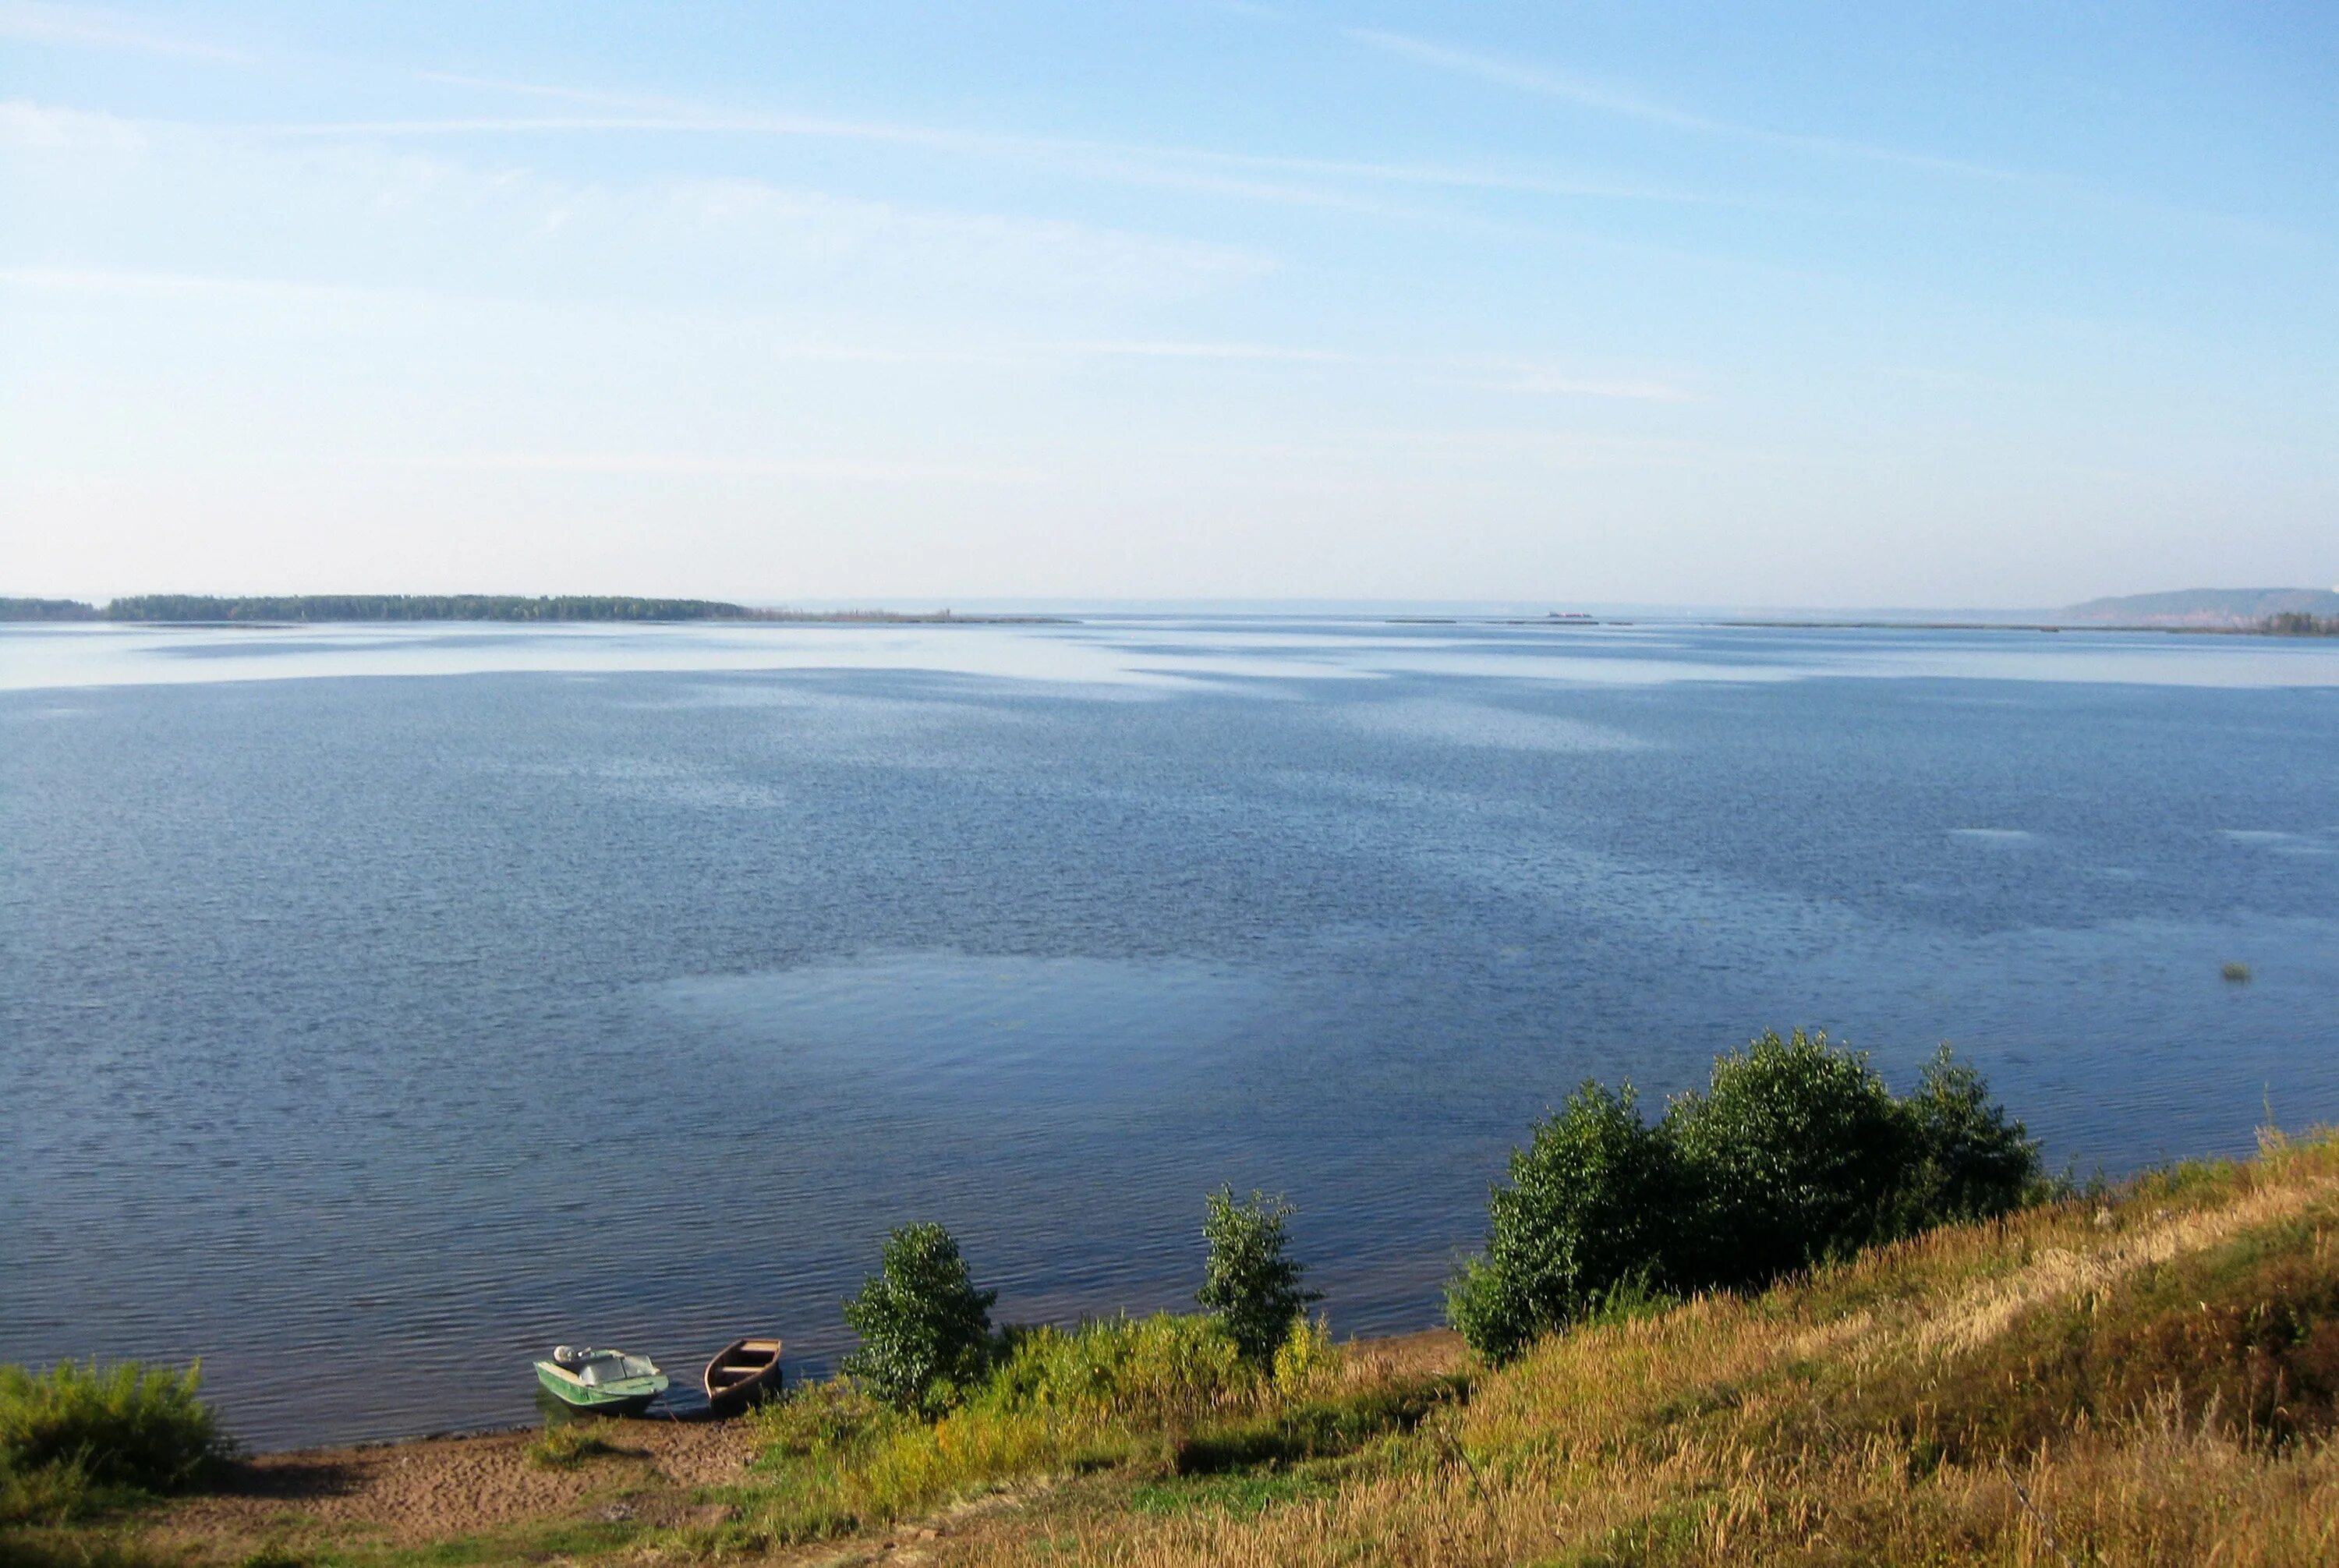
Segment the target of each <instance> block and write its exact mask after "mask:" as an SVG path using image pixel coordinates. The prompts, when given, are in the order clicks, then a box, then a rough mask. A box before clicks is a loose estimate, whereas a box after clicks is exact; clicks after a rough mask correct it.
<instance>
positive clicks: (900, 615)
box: [0, 594, 1055, 626]
mask: <svg viewBox="0 0 2339 1568" xmlns="http://www.w3.org/2000/svg"><path fill="white" fill-rule="evenodd" d="M1054 618H1055V617H1052V616H959V615H953V614H952V612H950V611H949V610H946V609H945V610H933V611H925V612H909V611H899V610H794V609H758V608H751V607H749V606H745V605H735V604H731V603H728V602H727V601H725V600H721V599H652V598H636V597H630V596H626V595H616V594H559V595H538V596H537V597H534V598H530V597H525V596H523V595H518V594H289V595H263V596H248V597H222V596H217V595H211V594H133V595H130V596H128V597H123V598H118V599H112V600H109V601H107V602H106V603H105V604H104V605H103V606H100V605H94V604H90V603H87V602H85V601H84V600H80V599H41V598H0V621H117V622H128V623H141V624H153V623H161V624H169V625H178V626H209V625H217V624H222V623H230V622H252V623H262V624H282V625H293V624H300V623H303V622H318V621H519V622H529V621H538V622H542V621H844V622H861V621H869V622H882V623H888V624H893V623H902V622H912V623H918V624H943V623H952V622H965V621H975V622H982V623H985V624H994V625H995V624H999V623H1002V622H1007V623H1016V624H1026V623H1037V622H1041V621H1047V620H1052V619H1054Z"/></svg>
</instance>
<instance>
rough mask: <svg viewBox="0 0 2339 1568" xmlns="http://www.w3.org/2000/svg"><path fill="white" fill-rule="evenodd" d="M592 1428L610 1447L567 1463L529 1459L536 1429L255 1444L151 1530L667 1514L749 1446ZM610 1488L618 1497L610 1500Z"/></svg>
mask: <svg viewBox="0 0 2339 1568" xmlns="http://www.w3.org/2000/svg"><path fill="white" fill-rule="evenodd" d="M598 1430H599V1431H600V1433H601V1434H602V1435H603V1436H604V1437H605V1439H606V1440H607V1442H608V1443H609V1445H611V1447H612V1448H614V1449H615V1450H616V1452H615V1453H613V1454H608V1455H601V1456H598V1457H595V1458H590V1459H587V1460H585V1461H583V1462H582V1463H580V1464H577V1466H576V1467H575V1468H573V1469H567V1470H548V1469H541V1468H538V1466H536V1465H533V1464H529V1463H528V1459H527V1449H528V1444H529V1442H530V1441H532V1440H533V1439H534V1438H535V1436H536V1434H535V1433H534V1432H532V1431H524V1432H495V1433H484V1434H481V1435H477V1436H463V1437H426V1438H421V1439H418V1440H416V1441H414V1442H410V1443H390V1444H383V1445H378V1446H372V1447H363V1448H336V1449H324V1450H318V1451H315V1452H311V1453H305V1454H269V1455H261V1456H259V1457H257V1458H255V1459H252V1460H250V1461H247V1462H246V1463H244V1464H241V1465H239V1466H237V1469H236V1472H235V1474H233V1475H232V1477H231V1478H230V1479H229V1480H228V1482H227V1483H226V1484H224V1485H223V1486H222V1488H221V1489H220V1490H219V1491H217V1492H214V1493H212V1494H207V1495H204V1496H201V1497H193V1498H189V1499H187V1500H186V1501H185V1502H183V1503H181V1504H176V1505H174V1506H173V1508H172V1509H171V1510H170V1512H169V1514H167V1515H166V1516H165V1517H163V1519H161V1520H160V1521H158V1522H157V1524H156V1528H155V1531H154V1533H155V1535H156V1536H157V1537H159V1538H162V1539H164V1540H173V1541H178V1542H183V1543H188V1544H200V1543H220V1542H251V1541H260V1540H281V1539H286V1538H288V1537H291V1538H301V1537H306V1536H310V1535H312V1534H322V1535H331V1536H345V1535H351V1534H360V1535H373V1536H377V1537H379V1538H380V1539H383V1540H387V1541H390V1542H392V1543H398V1544H400V1545H405V1544H413V1543H421V1542H427V1541H434V1540H441V1539H444V1538H446V1537H449V1536H456V1535H472V1534H479V1533H484V1532H488V1531H492V1530H496V1529H498V1528H501V1527H504V1526H507V1525H512V1524H524V1523H530V1522H537V1521H544V1520H554V1519H566V1518H596V1517H604V1516H607V1517H622V1518H638V1519H645V1520H654V1521H658V1522H664V1521H666V1520H667V1519H668V1518H669V1517H672V1518H679V1517H680V1516H681V1515H682V1514H685V1513H686V1511H687V1509H688V1505H689V1504H688V1495H687V1494H688V1493H689V1491H690V1490H691V1489H692V1488H694V1487H699V1486H710V1485H718V1484H722V1483H724V1482H726V1481H729V1480H732V1479H734V1478H735V1477H736V1476H738V1475H739V1474H740V1473H741V1472H742V1471H744V1470H745V1468H746V1465H747V1461H748V1459H749V1457H750V1456H751V1450H750V1448H749V1444H748V1436H747V1432H746V1429H745V1427H744V1426H742V1425H739V1424H737V1423H722V1422H676V1421H657V1420H643V1421H623V1422H608V1423H606V1424H604V1425H602V1426H601V1427H600V1428H599V1429H598ZM618 1490H623V1491H625V1493H626V1495H625V1496H624V1497H623V1498H622V1499H621V1500H618V1501H616V1502H609V1501H607V1495H608V1494H610V1493H612V1492H614V1491H618ZM597 1500H601V1501H600V1503H599V1505H598V1506H595V1505H594V1504H595V1503H596V1501H597ZM612 1510H624V1512H622V1513H614V1512H612Z"/></svg>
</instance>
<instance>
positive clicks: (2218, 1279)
mask: <svg viewBox="0 0 2339 1568" xmlns="http://www.w3.org/2000/svg"><path fill="white" fill-rule="evenodd" d="M1473 1382H1474V1386H1472V1387H1471V1388H1470V1389H1469V1390H1468V1393H1467V1397H1466V1398H1465V1397H1463V1396H1461V1395H1460V1394H1458V1393H1457V1392H1456V1384H1455V1382H1454V1381H1453V1380H1448V1379H1442V1378H1440V1377H1438V1376H1436V1375H1435V1369H1433V1368H1428V1367H1425V1366H1421V1365H1418V1364H1415V1365H1410V1366H1408V1365H1406V1364H1404V1363H1402V1362H1399V1361H1396V1360H1393V1359H1392V1358H1390V1357H1387V1356H1369V1355H1367V1356H1351V1357H1350V1358H1349V1360H1348V1361H1347V1364H1346V1365H1345V1366H1341V1367H1338V1368H1336V1369H1334V1370H1333V1371H1332V1372H1331V1373H1330V1374H1329V1375H1328V1376H1324V1377H1319V1378H1318V1379H1317V1380H1315V1381H1313V1382H1312V1383H1311V1384H1309V1385H1308V1386H1307V1387H1305V1388H1296V1387H1295V1388H1292V1389H1288V1390H1286V1391H1284V1392H1282V1393H1277V1392H1274V1391H1271V1390H1270V1391H1268V1392H1266V1393H1264V1394H1259V1395H1253V1396H1250V1397H1248V1398H1247V1399H1245V1400H1242V1401H1237V1402H1234V1403H1231V1404H1222V1405H1219V1406H1218V1407H1215V1408H1214V1409H1211V1410H1209V1411H1203V1412H1201V1413H1199V1414H1197V1413H1196V1412H1195V1411H1194V1410H1191V1409H1189V1410H1186V1411H1184V1412H1183V1413H1182V1414H1180V1415H1179V1416H1178V1417H1177V1418H1176V1419H1175V1420H1174V1421H1171V1422H1169V1424H1168V1425H1162V1424H1161V1423H1160V1420H1159V1419H1158V1417H1159V1415H1160V1412H1159V1410H1158V1409H1157V1410H1156V1411H1155V1412H1154V1414H1153V1415H1139V1414H1136V1413H1134V1412H1131V1411H1129V1410H1122V1411H1120V1412H1119V1413H1117V1414H1108V1415H1102V1416H1100V1415H1097V1414H1096V1413H1095V1412H1087V1413H1083V1414H1080V1415H1078V1416H1077V1418H1075V1417H1073V1416H1071V1415H1049V1414H1047V1413H1044V1412H1041V1413H1035V1412H1034V1411H1033V1410H1031V1409H1029V1408H1003V1407H1002V1408H1000V1409H996V1410H991V1411H985V1410H982V1409H977V1410H972V1411H969V1412H966V1413H962V1415H959V1416H955V1417H953V1418H952V1421H951V1422H949V1423H946V1424H944V1425H943V1426H942V1427H940V1428H926V1427H923V1426H920V1427H915V1428H902V1427H893V1428H889V1429H886V1430H883V1431H877V1432H873V1433H863V1434H862V1435H858V1436H848V1437H846V1438H845V1439H844V1440H842V1441H840V1442H838V1443H836V1444H834V1445H830V1446H827V1447H825V1448H823V1449H821V1450H820V1451H819V1452H817V1453H812V1452H806V1451H805V1450H804V1446H803V1445H802V1444H798V1445H796V1451H795V1452H794V1453H785V1454H784V1453H777V1452H775V1453H774V1454H773V1455H769V1456H767V1458H766V1459H765V1461H764V1462H763V1463H762V1464H759V1465H758V1466H757V1467H756V1468H755V1470H753V1471H751V1472H750V1473H749V1474H747V1475H746V1476H745V1477H744V1478H743V1479H742V1480H741V1481H739V1482H737V1483H735V1484H729V1485H725V1486H724V1487H721V1488H717V1489H714V1490H711V1491H700V1492H697V1493H696V1494H692V1501H693V1503H694V1512H695V1514H696V1518H697V1520H699V1521H700V1522H699V1523H696V1524H690V1525H687V1526H686V1527H683V1528H679V1529H669V1528H665V1527H659V1528H652V1529H644V1530H638V1531H636V1530H622V1531H618V1532H616V1533H615V1535H616V1536H622V1537H623V1540H622V1541H620V1540H619V1539H617V1538H615V1536H613V1537H611V1538H605V1542H604V1541H595V1540H593V1539H591V1538H590V1537H580V1536H579V1535H577V1533H574V1531H575V1526H574V1524H569V1523H567V1522H565V1521H556V1520H554V1519H551V1518H547V1519H545V1520H544V1521H542V1522H541V1524H540V1527H539V1528H538V1529H536V1530H531V1531H522V1532H518V1533H502V1534H501V1535H500V1537H499V1538H498V1539H496V1540H494V1541H493V1542H490V1541H488V1540H477V1541H475V1542H473V1543H470V1544H469V1545H468V1546H466V1545H453V1544H442V1545H439V1546H437V1547H434V1548H431V1549H429V1550H428V1551H427V1552H426V1553H416V1554H413V1555H411V1556H409V1555H407V1554H405V1553H389V1554H387V1555H388V1556H390V1557H397V1558H403V1559H404V1560H407V1561H422V1560H427V1561H433V1562H439V1563H456V1562H493V1561H525V1560H533V1561H543V1560H545V1556H546V1554H547V1553H548V1552H554V1553H560V1554H562V1555H564V1556H567V1557H569V1558H570V1559H571V1560H574V1559H575V1558H577V1557H586V1556H590V1555H592V1554H593V1553H594V1552H595V1550H596V1549H597V1547H599V1546H600V1545H602V1544H604V1543H606V1544H607V1545H608V1546H610V1547H618V1548H621V1552H622V1555H623V1556H624V1557H625V1558H626V1559H627V1560H628V1561H641V1560H645V1559H647V1560H654V1561H656V1560H663V1561H689V1560H695V1559H699V1558H704V1557H708V1556H716V1557H724V1558H729V1559H734V1560H735V1559H737V1558H741V1557H745V1558H750V1559H753V1558H760V1557H765V1556H766V1555H771V1556H776V1557H779V1558H782V1559H785V1560H786V1561H791V1562H794V1561H805V1562H810V1561H824V1560H825V1561H855V1562H857V1561H873V1560H879V1559H883V1560H887V1561H900V1562H904V1563H907V1562H913V1561H915V1562H922V1563H986V1564H987V1563H1035V1562H1036V1563H1051V1564H1053V1563H1119V1564H1132V1565H1135V1564H1142V1565H1145V1568H1168V1565H1170V1564H1179V1563H1257V1564H1262V1565H1264V1564H1309V1563H1325V1564H1330V1563H1422V1564H1432V1563H1436V1564H1469V1563H1583V1564H1592V1563H1742V1562H1748V1561H1762V1562H1788V1563H1853V1562H1877V1561H1887V1562H1906V1563H2038V1564H2042V1565H2055V1564H2061V1563H2194V1562H2211V1561H2214V1562H2217V1563H2233V1564H2249V1563H2333V1562H2339V1448H2334V1446H2333V1445H2332V1441H2331V1433H2332V1429H2333V1426H2334V1414H2339V1405H2334V1400H2339V1142H2334V1141H2331V1140H2327V1139H2326V1140H2318V1141H2315V1142H2313V1143H2307V1144H2302V1145H2298V1146H2284V1145H2276V1146H2275V1147H2273V1148H2271V1149H2269V1150H2268V1152H2267V1153H2266V1155H2265V1157H2264V1158H2262V1159H2257V1160H2253V1161H2248V1162H2244V1163H2237V1164H2202V1165H2192V1166H2186V1167H2184V1168H2181V1169H2176V1170H2174V1171H2171V1172H2168V1173H2166V1174H2162V1175H2157V1176H2153V1177H2148V1178H2144V1179H2143V1180H2140V1181H2138V1182H2137V1183H2135V1184H2133V1185H2132V1186H2131V1187H2129V1188H2127V1189H2124V1190H2123V1191H2122V1192H2121V1193H2119V1194H2117V1196H2115V1197H2114V1198H2110V1199H2108V1200H2107V1201H2106V1202H2105V1203H2104V1204H2103V1205H2101V1206H2100V1207H2099V1206H2098V1205H2097V1203H2096V1202H2094V1201H2092V1200H2090V1201H2084V1202H2072V1203H2067V1204H2062V1205H2058V1206H2056V1207H2053V1208H2046V1209H2041V1210H2038V1211H2035V1212H2032V1213H2030V1214H2027V1215H2024V1216H2021V1217H2019V1218H2017V1219H2014V1220H2012V1221H2009V1222H2008V1223H2005V1224H2003V1225H1996V1226H1981V1227H1973V1228H1960V1229H1954V1230H1948V1231H1942V1232H1938V1233H1936V1234H1934V1235H1931V1236H1929V1237H1925V1238H1920V1239H1918V1240H1916V1241H1912V1242H1909V1243H1905V1244H1903V1245H1900V1246H1899V1247H1891V1248H1887V1249H1884V1250H1881V1251H1879V1252H1875V1253H1871V1254H1869V1255H1867V1256H1865V1257H1861V1258H1860V1259H1858V1260H1856V1261H1854V1262H1852V1263H1850V1264H1848V1265H1845V1266H1842V1267H1837V1268H1833V1269H1831V1270H1828V1271H1826V1272H1824V1273H1822V1274H1821V1275H1820V1276H1818V1277H1815V1278H1812V1279H1809V1280H1804V1281H1801V1282H1797V1283H1795V1284H1792V1285H1790V1286H1786V1287H1781V1288H1779V1289H1776V1290H1773V1291H1772V1292H1770V1293H1768V1294H1767V1295H1764V1296H1762V1297H1753V1298H1738V1297H1713V1298H1708V1299H1703V1300H1700V1301H1696V1302H1693V1303H1690V1304H1687V1305H1685V1306H1682V1307H1674V1308H1672V1309H1669V1310H1665V1311H1662V1312H1659V1313H1655V1314H1652V1315H1649V1316H1644V1317H1637V1318H1633V1319H1629V1320H1624V1321H1618V1322H1612V1323H1606V1324H1603V1325H1598V1326H1592V1327H1588V1328H1584V1329H1582V1330H1579V1331H1578V1332H1576V1333H1574V1334H1573V1335H1571V1336H1567V1337H1566V1338H1564V1339H1562V1340H1557V1341H1553V1342H1549V1343H1546V1344H1545V1345H1544V1346H1542V1347H1540V1348H1539V1349H1538V1350H1537V1351H1535V1352H1534V1353H1533V1354H1531V1355H1529V1356H1527V1357H1526V1358H1525V1359H1524V1360H1523V1361H1521V1362H1520V1363H1519V1364H1518V1365H1516V1366H1513V1367H1510V1368H1508V1369H1505V1370H1503V1371H1500V1372H1485V1371H1480V1372H1478V1373H1477V1374H1475V1378H1474V1379H1473ZM615 1479H616V1477H615V1476H614V1475H613V1476H612V1480H615ZM986 1496H987V1497H988V1502H982V1501H973V1502H972V1504H970V1501H969V1500H980V1499H983V1498H985V1497H986ZM717 1510H721V1511H723V1512H725V1513H726V1514H727V1515H728V1516H727V1518H725V1519H723V1520H721V1521H720V1522H716V1523H707V1522H706V1521H708V1520H709V1519H710V1518H711V1516H712V1514H713V1513H714V1512H715V1511H717ZM572 1518H573V1515H572ZM165 1522H167V1515H165ZM824 1534H825V1535H829V1536H842V1537H844V1538H839V1539H827V1540H819V1539H808V1538H811V1537H818V1536H822V1535H824ZM80 1537H81V1538H82V1539H84V1540H90V1541H94V1540H95V1539H97V1538H98V1537H97V1536H96V1535H95V1534H94V1533H80ZM564 1537H565V1538H564ZM57 1544H60V1545H62V1544H63V1543H62V1542H59V1543H57ZM288 1544H290V1543H288ZM320 1547H322V1548H324V1549H323V1550H319V1548H320ZM195 1550H196V1552H197V1553H198V1555H199V1556H201V1557H202V1558H205V1559H209V1560H213V1561H226V1562H232V1561H234V1560H235V1556H236V1553H234V1552H233V1551H232V1549H230V1548H229V1547H228V1545H227V1543H218V1549H217V1550H213V1549H212V1547H211V1546H210V1545H208V1544H205V1543H198V1544H197V1546H196V1548H195ZM295 1551H296V1552H300V1551H301V1546H300V1545H298V1544H296V1545H295ZM301 1554H303V1555H308V1556H311V1557H313V1558H321V1559H327V1560H330V1559H331V1558H333V1557H336V1556H340V1557H343V1558H344V1560H348V1559H363V1560H368V1561H382V1560H384V1557H383V1556H382V1555H378V1554H377V1553H376V1552H371V1551H354V1552H353V1551H349V1550H348V1549H347V1548H346V1547H344V1548H343V1549H342V1550H341V1551H340V1552H335V1551H334V1550H332V1549H331V1547H330V1546H327V1545H326V1543H322V1542H319V1543H314V1544H313V1545H310V1546H308V1549H307V1551H306V1552H305V1553H301ZM61 1560H70V1558H69V1557H68V1558H64V1559H61Z"/></svg>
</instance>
